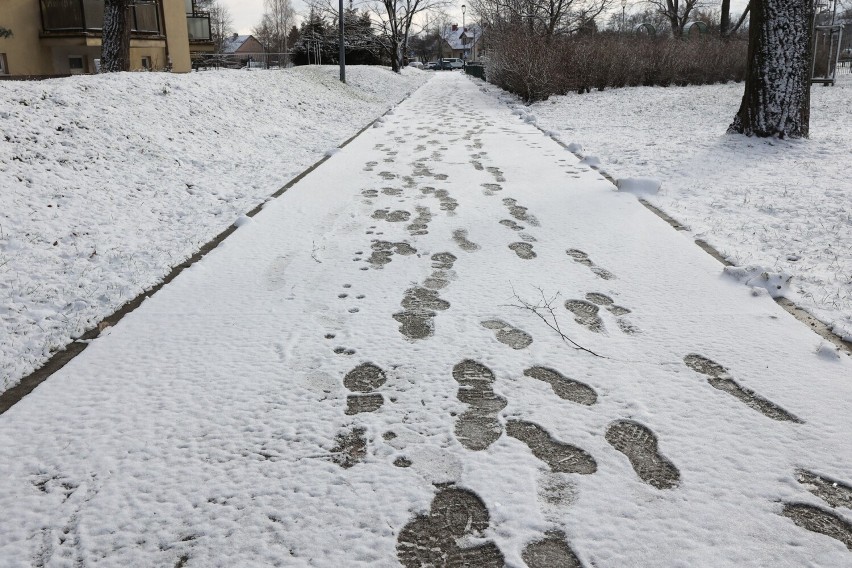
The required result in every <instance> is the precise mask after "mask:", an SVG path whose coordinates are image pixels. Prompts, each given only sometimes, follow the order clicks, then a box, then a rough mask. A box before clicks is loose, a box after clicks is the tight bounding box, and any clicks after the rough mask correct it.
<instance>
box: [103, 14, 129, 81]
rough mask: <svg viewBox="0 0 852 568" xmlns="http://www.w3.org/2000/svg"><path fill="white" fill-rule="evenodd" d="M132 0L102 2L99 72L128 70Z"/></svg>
mask: <svg viewBox="0 0 852 568" xmlns="http://www.w3.org/2000/svg"><path fill="white" fill-rule="evenodd" d="M131 4H132V0H104V27H103V36H102V37H103V39H102V44H101V72H102V73H115V72H118V71H129V70H130V21H129V18H128V11H129V10H130V6H131Z"/></svg>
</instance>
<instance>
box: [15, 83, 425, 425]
mask: <svg viewBox="0 0 852 568" xmlns="http://www.w3.org/2000/svg"><path fill="white" fill-rule="evenodd" d="M424 84H425V83H424ZM421 87H422V85H421ZM419 88H420V87H417V89H419ZM417 89H414V90H412V91H410V92H409V93H407V94H406V95H405V96H404V97H402V98H401V99H400V100H399V101H397V102H396V103H394V104H393V105H392V106H391V107H390V108H389V109H388V110H386V111H385V112H383V113H382V114H381V115H379V116H377V117H376V118H375V119H374V120H373V121H372V122H370V123H368V124H367V125H366V126H364V127H363V128H362V129H361V130H359V131H358V132H356V133H355V134H354V135H352V136H350V137H349V138H348V139H346V140H345V141H344V142H343V143H341V144H340V145H339V146H337V147H338V148H343V147H345V146H347V145H348V144H350V143H351V142H352V141H353V140H355V139H356V138H358V137H359V136H361V135H362V134H363V133H364V132H366V131H367V129H369V128H371V127H372V126H373V125H374V124H376V123H377V122H378V121H379V120H380V119H381V118H383V117H384V116H386V115H387V114H388V113H389V112H391V111H392V110H393V109H394V107H396V106H398V105H399V104H401V103H402V102H404V101H405V100H406V99H408V98H409V97H410V96H411V95H412V94H413V93H414V91H416V90H417ZM330 157H331V156H323V157H322V158H320V159H319V160H317V161H316V162H314V163H313V164H311V165H310V166H308V168H307V169H305V170H303V171H302V172H301V173H299V174H298V175H297V176H296V177H294V178H293V179H291V180H290V181H288V182H287V183H286V185H284V187H282V188H281V189H279V190H277V191H276V192H274V193H272V194H271V195H270V196H269V197H268V198H267V200H266V201H268V200H269V199H275V198H278V197H281V196H282V195H284V193H286V192H287V190H288V189H290V188H291V187H293V186H294V185H296V184H297V183H299V182H300V181H301V180H302V179H303V178H304V177H305V176H307V175H308V174H310V173H311V172H313V171H314V170H315V169H317V168H318V167H320V166H321V165H322V164H323V163H325V162H326V160H328V159H329V158H330ZM266 201H264V202H263V203H261V204H259V205H257V206H256V207H255V208H253V209H252V210H251V211H249V212H248V213H246V214H245V215H246V217H254V216H255V215H257V214H258V213H260V211H261V210H262V209H263V206H264V204H265V203H266ZM236 230H237V227H236V226H234V225H230V226H229V227H228V228H226V229H225V230H224V231H222V232H221V233H219V234H218V235H216V236H215V237H213V238H212V239H211V240H209V241H207V242H206V243H205V244H203V245H202V246H201V248H199V249H198V250H197V251H196V252H195V254H193V255H192V256H191V257H189V258H188V259H187V260H185V261H184V262H182V263H180V264H178V265H177V266H174V267H173V268H172V269H171V271H170V272H169V273H168V274H167V275H166V276H165V278H163V280H162V281H161V282H160V283H159V284H156V285H154V286H153V287H151V288H149V289H148V290H145V291H144V292H142V293H141V294H139V295H138V296H136V297H135V298H133V299H132V300H130V301H129V302H127V303H125V304H124V305H122V306H121V307H120V308H119V309H118V310H116V311H115V312H113V313H112V314H110V315H108V316H106V317H105V318H104V319H102V320H101V321H100V322H98V323H97V324H96V325H95V326H94V327H93V328H91V329H89V330H88V331H86V333H84V334H83V335H82V336H80V337H79V338H78V339H75V340H73V341H72V342H71V343H69V344H68V345H66V346H65V347H64V348H63V349H61V350H59V351H57V352H56V353H54V354H53V356H51V357H50V359H48V360H47V361H46V362H45V363H44V364H43V365H42V366H41V367H39V368H38V369H36V370H35V371H33V372H32V373H30V374H29V375H27V376H25V377H24V378H22V379H21V382H19V383H18V384H17V385H15V386H14V387H12V388H10V389H9V390H7V391H6V392H4V393H2V394H0V414H3V413H4V412H6V411H7V410H9V409H10V408H12V407H13V406H14V405H15V404H17V403H18V402H20V401H21V399H23V398H24V397H25V396H27V395H28V394H30V393H31V392H32V391H33V390H35V388H36V387H37V386H39V385H40V384H41V383H43V382H44V381H46V380H47V379H48V378H49V377H50V376H51V375H53V373H55V372H56V371H58V370H59V369H61V368H62V367H64V366H65V365H67V364H68V362H69V361H71V360H72V359H74V357H76V356H77V355H79V354H80V353H82V352H83V351H84V350H85V349H86V347H88V346H89V343H90V342H91V341H92V340H93V339H95V338H97V337H98V335H100V333H101V331H102V330H104V329H106V328H108V327H112V326H113V325H115V324H117V323H118V322H119V321H121V319H122V318H123V317H124V316H126V315H127V314H129V313H130V312H132V311H133V310H135V309H136V308H138V307H139V306H141V305H142V302H144V301H145V300H146V299H148V297H150V296H152V295H154V294H156V293H157V291H159V290H160V288H162V287H163V286H165V285H166V284H168V283H169V282H171V281H172V280H174V279H175V278H177V276H178V275H179V274H180V273H181V272H183V271H184V270H186V269H187V268H189V267H190V266H192V265H193V264H195V263H196V262H198V261H199V260H201V259H202V258H204V256H205V255H206V254H207V253H209V252H210V251H212V250H213V249H215V248H216V247H217V246H219V244H220V243H221V242H222V241H224V240H225V239H226V238H228V236H230V235H231V233H233V232H234V231H236Z"/></svg>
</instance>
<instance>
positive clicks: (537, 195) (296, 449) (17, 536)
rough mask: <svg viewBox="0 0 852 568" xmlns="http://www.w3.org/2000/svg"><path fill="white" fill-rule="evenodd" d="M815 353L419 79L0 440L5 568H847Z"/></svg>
mask: <svg viewBox="0 0 852 568" xmlns="http://www.w3.org/2000/svg"><path fill="white" fill-rule="evenodd" d="M282 152H286V149H282ZM819 342H820V341H819V338H818V337H817V336H816V335H814V334H813V333H811V332H810V331H809V330H808V329H807V328H806V327H805V326H803V325H802V324H800V323H799V322H797V321H796V320H795V319H794V318H793V317H792V316H790V315H789V314H787V313H786V312H785V311H783V310H782V309H781V308H779V307H778V306H776V305H775V303H774V302H773V301H772V300H771V299H770V298H769V297H768V296H766V295H761V294H759V293H757V292H756V291H753V290H752V289H750V288H747V287H745V286H743V285H742V284H739V283H736V282H734V281H732V280H729V279H726V278H724V277H723V276H722V271H721V267H720V265H719V264H718V263H717V262H716V261H715V260H713V259H712V258H711V257H709V256H708V255H707V254H706V253H704V252H703V251H701V250H700V249H698V248H697V247H696V246H695V245H694V244H693V243H692V242H691V241H689V239H688V238H686V237H685V236H683V235H681V234H679V233H677V232H676V231H674V230H673V229H671V227H669V226H668V225H667V224H666V223H665V222H663V221H662V220H660V219H659V218H658V217H656V216H655V215H653V214H652V213H650V212H649V211H648V210H646V209H645V208H644V207H643V206H641V205H640V204H639V203H638V202H637V200H636V198H635V197H634V196H632V195H630V194H625V193H619V192H617V191H615V189H614V188H613V186H612V185H611V184H610V183H609V182H607V181H606V180H605V179H603V178H602V177H601V176H600V175H599V174H598V173H597V172H595V171H594V170H592V169H590V168H589V167H587V166H585V165H584V164H582V163H580V162H579V161H578V160H577V159H576V158H575V157H574V156H573V155H572V154H570V153H568V152H566V151H565V150H564V149H563V148H561V147H560V146H559V145H558V144H556V143H555V142H554V141H553V140H551V139H549V138H548V137H547V136H545V135H544V134H543V133H542V132H540V131H539V130H537V129H536V128H535V127H533V126H531V125H530V124H527V123H525V122H524V121H522V120H520V119H519V118H518V117H517V116H516V115H513V114H512V113H511V112H510V110H509V109H507V108H506V107H505V106H503V105H502V104H500V103H499V102H497V101H496V100H495V99H494V98H493V97H491V96H490V95H488V94H487V93H484V92H481V91H480V89H479V87H478V86H477V82H475V81H471V80H469V79H467V78H466V77H464V76H463V75H461V74H458V73H438V74H436V75H435V77H434V78H433V79H432V80H431V81H429V82H428V83H427V84H426V85H425V86H424V87H422V88H421V89H420V90H418V91H417V92H416V93H414V94H413V96H412V97H411V98H410V99H409V100H407V101H406V102H404V103H403V104H401V105H400V106H399V107H398V108H397V109H395V111H394V112H392V113H391V114H389V115H388V116H386V117H385V118H384V119H382V121H380V122H378V123H377V124H376V127H375V128H371V129H369V130H368V131H366V132H365V133H364V134H362V135H361V136H360V137H359V138H357V139H356V140H355V141H353V142H352V143H351V144H349V145H348V146H346V147H345V148H344V149H342V150H341V151H340V152H338V153H336V154H335V155H333V156H332V157H331V159H329V160H328V161H327V162H326V163H324V164H323V165H322V166H321V167H319V168H318V169H316V170H315V171H314V172H312V173H311V174H310V175H308V176H307V177H305V178H304V179H303V180H302V181H300V182H299V183H298V184H296V185H295V186H294V187H293V188H292V189H291V190H289V191H288V192H287V193H285V194H284V195H283V196H282V197H281V198H279V199H276V200H274V201H270V202H269V203H268V205H267V207H266V208H265V209H264V210H263V211H262V212H261V213H260V214H258V215H257V216H256V217H254V218H253V219H252V220H248V221H247V222H245V223H244V224H243V225H242V226H241V227H240V228H239V229H238V230H237V231H236V232H235V233H234V234H233V235H232V236H231V237H230V238H228V239H227V240H226V241H225V242H224V243H223V244H222V245H221V246H220V247H218V248H217V249H216V250H215V251H213V252H212V253H211V254H209V255H208V256H207V257H205V258H204V259H203V260H202V261H201V262H199V263H198V264H196V265H194V266H193V267H192V268H190V269H188V270H187V271H185V272H184V273H183V274H181V275H180V276H179V277H178V278H177V279H175V280H174V281H173V282H172V283H170V284H169V285H168V286H166V287H164V288H163V289H162V290H161V291H160V292H159V293H157V294H156V295H155V296H153V297H152V298H150V299H149V300H148V301H146V302H145V303H144V304H143V305H142V306H141V307H140V308H139V309H138V310H136V311H135V312H133V313H132V314H130V315H129V316H127V317H125V318H124V319H123V320H122V321H121V322H120V323H119V324H118V325H117V326H115V327H114V328H112V329H111V330H109V332H108V333H107V334H104V335H102V336H101V337H100V338H98V339H97V340H95V341H94V342H93V343H92V345H91V346H90V347H89V348H88V349H87V350H86V351H85V352H84V353H83V354H82V355H81V356H79V357H78V358H76V359H75V360H74V361H72V362H71V363H70V364H69V365H67V366H66V367H65V368H63V369H62V370H61V371H60V372H58V373H56V374H55V375H54V376H53V377H51V378H50V379H49V380H48V381H46V382H45V383H44V384H42V385H41V386H40V387H38V388H37V389H36V390H35V391H34V392H33V393H32V394H31V395H29V396H28V397H27V398H25V399H24V400H22V401H21V402H20V403H18V404H17V405H16V406H15V407H13V408H12V409H11V410H9V411H8V412H6V413H5V414H3V415H2V416H0V511H3V514H2V515H0V566H29V565H32V566H65V565H73V566H95V565H98V566H329V567H336V566H398V565H400V563H401V564H402V565H405V566H441V565H452V566H503V565H508V566H525V565H526V566H530V567H532V568H539V567H549V566H587V567H591V566H597V567H600V568H603V567H634V566H666V567H668V566H672V567H674V566H690V567H700V566H707V567H727V566H731V567H733V566H737V567H744V566H754V567H758V566H776V567H782V566H790V567H793V566H796V567H798V566H826V567H828V566H831V567H838V566H852V525H850V522H852V488H850V487H849V485H850V484H852V443H850V439H852V438H850V434H849V433H850V432H852V366H850V362H849V361H848V360H847V358H845V357H843V358H839V359H835V358H832V357H830V356H829V357H826V356H825V352H824V351H823V353H822V355H820V354H819V353H818V352H817V346H818V344H819Z"/></svg>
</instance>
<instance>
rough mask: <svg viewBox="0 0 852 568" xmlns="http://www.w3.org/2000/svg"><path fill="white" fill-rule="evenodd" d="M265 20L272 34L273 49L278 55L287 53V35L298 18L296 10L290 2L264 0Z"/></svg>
mask: <svg viewBox="0 0 852 568" xmlns="http://www.w3.org/2000/svg"><path fill="white" fill-rule="evenodd" d="M263 7H264V10H265V13H264V15H263V17H264V19H266V20H267V22H268V25H269V30H270V34H271V38H270V39H271V49H272V50H273V51H275V52H276V53H286V52H287V47H288V46H287V34H288V33H289V31H290V28H291V27H292V26H293V23H294V20H295V18H296V10H295V9H293V3H292V2H291V1H290V0H264V1H263Z"/></svg>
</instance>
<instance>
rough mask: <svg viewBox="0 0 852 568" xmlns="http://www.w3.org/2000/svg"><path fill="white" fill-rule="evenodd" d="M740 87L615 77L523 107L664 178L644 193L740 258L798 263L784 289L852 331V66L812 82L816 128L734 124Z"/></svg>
mask: <svg viewBox="0 0 852 568" xmlns="http://www.w3.org/2000/svg"><path fill="white" fill-rule="evenodd" d="M488 90H489V91H490V92H491V93H494V94H495V95H496V96H500V98H501V99H503V100H505V101H506V102H507V104H509V105H510V106H512V107H515V108H516V107H518V106H520V105H519V104H518V103H517V101H516V100H514V99H513V98H511V97H510V96H508V95H505V94H502V93H499V92H498V91H497V90H496V89H495V88H494V87H488ZM742 94H743V85H742V84H727V85H712V86H700V87H671V88H662V87H639V88H629V89H613V90H607V91H603V92H592V93H588V94H584V95H576V94H570V95H565V96H557V97H551V99H549V100H547V101H544V102H539V103H536V104H533V105H531V106H530V107H528V108H526V110H520V111H519V110H516V112H518V114H521V115H524V116H525V115H527V114H532V113H534V114H535V116H536V117H537V125H538V126H539V127H540V128H542V129H543V130H545V131H552V132H557V133H558V134H559V139H560V140H561V141H562V142H563V143H565V144H567V145H568V147H569V149H570V150H571V151H573V152H578V153H580V154H581V155H585V154H588V155H590V156H593V157H594V158H595V159H596V160H599V162H600V165H599V166H597V167H598V168H599V169H600V170H601V171H605V172H606V173H607V174H609V175H610V176H612V177H613V178H615V179H618V180H621V179H631V178H643V177H644V178H651V179H655V180H658V181H659V182H660V184H661V188H660V191H659V192H657V193H646V192H643V195H641V197H642V198H643V199H646V200H647V201H649V202H650V203H651V204H652V205H654V206H655V207H658V208H659V209H661V210H663V211H664V212H665V213H667V214H668V215H669V216H671V217H672V218H674V219H676V220H677V221H679V222H680V223H681V224H683V225H685V226H686V227H688V228H689V231H688V234H689V235H690V236H692V237H693V238H700V239H703V240H704V241H707V242H708V243H709V244H710V245H712V246H713V247H714V248H716V249H717V250H719V251H720V252H721V253H722V255H723V256H724V257H726V258H727V259H728V260H729V261H731V262H732V263H733V264H734V265H736V266H741V267H746V266H749V265H758V266H761V267H764V269H765V270H766V271H768V272H770V273H784V274H789V275H792V276H793V280H792V282H791V292H790V294H785V296H787V297H789V298H790V299H792V300H794V301H795V302H796V303H797V304H798V305H800V306H801V307H803V308H804V309H805V310H807V311H808V312H809V313H811V314H812V315H813V316H815V317H816V318H817V319H819V320H821V321H823V322H824V323H826V324H827V325H828V326H829V327H830V328H832V329H833V331H834V332H835V333H836V334H837V335H839V336H841V337H843V338H845V339H846V340H847V341H849V340H852V177H850V173H849V165H850V162H849V158H850V156H852V135H850V134H852V131H850V128H852V126H850V125H852V105H850V104H849V101H850V100H852V76H849V75H842V76H841V77H840V80H839V82H838V83H837V84H836V85H835V86H834V87H821V86H814V87H813V88H812V89H811V124H810V139H807V140H798V141H789V140H781V141H779V140H761V139H756V138H746V137H742V136H739V135H727V134H725V132H726V130H727V128H728V125H729V124H730V123H731V121H732V120H733V117H734V115H735V114H736V112H737V109H738V108H739V104H740V101H741V99H742ZM720 270H721V268H720Z"/></svg>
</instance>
